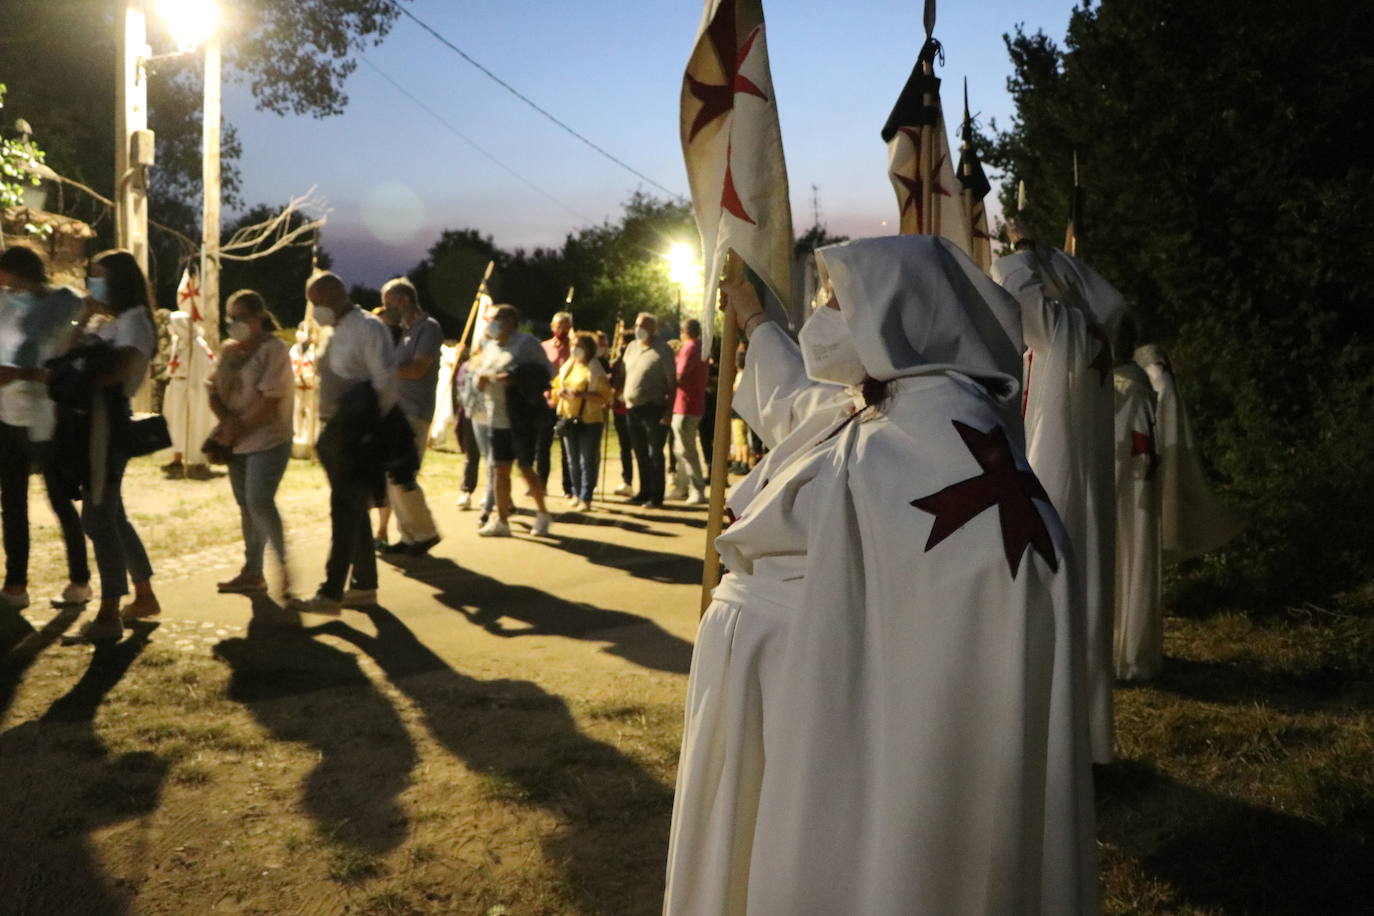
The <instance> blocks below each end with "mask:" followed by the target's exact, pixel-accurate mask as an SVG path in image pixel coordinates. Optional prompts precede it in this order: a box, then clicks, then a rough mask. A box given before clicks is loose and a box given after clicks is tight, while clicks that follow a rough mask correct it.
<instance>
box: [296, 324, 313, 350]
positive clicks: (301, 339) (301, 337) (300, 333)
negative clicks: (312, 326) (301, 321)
mask: <svg viewBox="0 0 1374 916" xmlns="http://www.w3.org/2000/svg"><path fill="white" fill-rule="evenodd" d="M309 340H310V332H309V331H307V330H306V329H305V328H298V329H297V330H296V343H298V344H300V345H301V346H302V347H303V346H305V345H306V343H307V342H309Z"/></svg>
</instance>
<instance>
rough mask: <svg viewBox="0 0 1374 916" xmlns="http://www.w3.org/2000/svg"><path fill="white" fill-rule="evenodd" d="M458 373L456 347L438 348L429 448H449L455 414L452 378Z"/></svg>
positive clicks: (445, 345) (444, 346)
mask: <svg viewBox="0 0 1374 916" xmlns="http://www.w3.org/2000/svg"><path fill="white" fill-rule="evenodd" d="M457 372H458V347H457V346H456V345H454V346H450V345H449V344H444V345H443V346H441V347H440V348H439V380H438V382H437V383H436V384H435V391H434V417H433V419H432V420H430V424H429V447H430V448H451V444H450V443H451V440H450V439H449V438H448V433H449V430H450V429H452V428H453V424H454V421H455V419H456V418H457V414H455V413H454V410H453V377H454V376H455V375H456V374H457Z"/></svg>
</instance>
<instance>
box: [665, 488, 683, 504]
mask: <svg viewBox="0 0 1374 916" xmlns="http://www.w3.org/2000/svg"><path fill="white" fill-rule="evenodd" d="M664 498H665V499H672V500H676V501H678V502H681V501H682V500H684V499H686V498H687V491H686V490H674V491H673V492H671V493H669V494H668V495H667V496H666V497H664Z"/></svg>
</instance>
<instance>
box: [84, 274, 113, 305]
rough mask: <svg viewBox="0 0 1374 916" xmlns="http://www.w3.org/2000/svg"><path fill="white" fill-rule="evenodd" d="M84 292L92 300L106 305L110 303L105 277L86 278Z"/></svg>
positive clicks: (107, 283) (107, 281)
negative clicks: (88, 294)
mask: <svg viewBox="0 0 1374 916" xmlns="http://www.w3.org/2000/svg"><path fill="white" fill-rule="evenodd" d="M86 292H88V293H90V296H91V298H92V299H94V300H95V301H96V302H101V303H104V304H106V305H108V304H109V302H110V282H109V280H108V279H106V278H105V277H87V278H86Z"/></svg>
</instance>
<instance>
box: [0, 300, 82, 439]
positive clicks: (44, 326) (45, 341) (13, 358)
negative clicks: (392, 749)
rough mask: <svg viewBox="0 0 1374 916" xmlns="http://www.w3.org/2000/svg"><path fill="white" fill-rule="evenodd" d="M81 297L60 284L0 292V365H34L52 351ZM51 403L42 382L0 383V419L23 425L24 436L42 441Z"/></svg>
mask: <svg viewBox="0 0 1374 916" xmlns="http://www.w3.org/2000/svg"><path fill="white" fill-rule="evenodd" d="M79 311H81V297H79V296H77V295H76V294H75V293H74V292H72V291H71V290H69V289H66V288H65V287H60V286H55V287H52V288H50V289H48V290H46V291H44V292H42V293H39V294H33V293H8V292H7V293H0V365H6V366H18V367H19V368H21V369H37V368H39V367H41V366H42V365H43V364H44V363H46V362H47V361H48V360H50V359H52V358H53V357H54V356H56V355H57V353H58V350H59V349H61V347H62V344H63V342H64V341H65V339H66V335H67V334H68V332H69V331H70V329H71V323H72V319H73V318H75V317H76V314H77V313H78V312H79ZM53 416H54V415H53V410H52V403H51V402H50V401H49V400H48V388H47V385H46V384H44V383H43V382H35V381H19V380H16V381H13V382H10V383H9V384H8V385H4V386H0V420H3V421H4V422H5V423H8V424H10V425H11V426H26V427H28V428H29V437H30V439H32V440H34V441H44V440H46V439H47V438H48V437H49V436H51V434H52V424H53Z"/></svg>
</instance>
